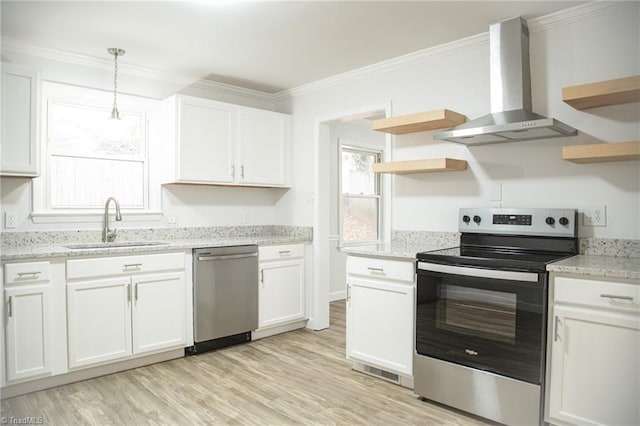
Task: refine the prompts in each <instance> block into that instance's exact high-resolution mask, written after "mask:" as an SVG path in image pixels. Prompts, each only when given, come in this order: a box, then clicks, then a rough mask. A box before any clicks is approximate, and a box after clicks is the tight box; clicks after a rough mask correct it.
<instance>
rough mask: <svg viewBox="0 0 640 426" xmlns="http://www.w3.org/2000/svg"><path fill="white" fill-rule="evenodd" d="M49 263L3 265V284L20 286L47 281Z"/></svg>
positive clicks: (49, 268)
mask: <svg viewBox="0 0 640 426" xmlns="http://www.w3.org/2000/svg"><path fill="white" fill-rule="evenodd" d="M50 270H51V265H50V264H49V262H26V263H9V264H6V265H4V282H5V283H6V284H22V283H34V282H43V281H49V276H50V275H51V273H50Z"/></svg>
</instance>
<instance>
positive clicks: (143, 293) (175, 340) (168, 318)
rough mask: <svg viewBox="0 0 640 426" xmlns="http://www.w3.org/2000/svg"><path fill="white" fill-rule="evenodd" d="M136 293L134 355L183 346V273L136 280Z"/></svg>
mask: <svg viewBox="0 0 640 426" xmlns="http://www.w3.org/2000/svg"><path fill="white" fill-rule="evenodd" d="M133 293H134V294H133V311H132V315H133V317H132V330H133V353H134V354H144V353H146V352H154V351H157V350H159V349H163V348H171V347H175V346H184V343H185V327H184V319H185V315H186V312H185V292H184V274H182V273H173V274H158V275H148V276H147V275H145V276H140V277H135V278H134V279H133Z"/></svg>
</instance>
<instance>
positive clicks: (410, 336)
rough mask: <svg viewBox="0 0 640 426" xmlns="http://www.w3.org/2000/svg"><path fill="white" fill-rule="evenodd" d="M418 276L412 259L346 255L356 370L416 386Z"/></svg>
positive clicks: (349, 324) (350, 344)
mask: <svg viewBox="0 0 640 426" xmlns="http://www.w3.org/2000/svg"><path fill="white" fill-rule="evenodd" d="M414 282H415V280H414V266H413V262H411V261H399V260H398V261H396V260H387V259H379V258H366V257H359V256H348V257H347V358H349V359H351V360H352V361H353V362H354V367H355V368H356V369H358V370H362V371H365V372H368V373H372V374H377V375H380V376H382V377H385V378H387V379H392V380H394V381H396V382H397V383H400V384H402V385H404V386H408V387H412V386H413V351H414V346H415V345H414V321H415V320H414V312H415V307H414V303H415V296H414V294H415V284H414ZM378 370H382V371H378ZM384 372H388V373H389V372H390V373H393V374H394V375H397V376H398V377H397V378H395V377H393V375H392V376H390V375H388V374H384Z"/></svg>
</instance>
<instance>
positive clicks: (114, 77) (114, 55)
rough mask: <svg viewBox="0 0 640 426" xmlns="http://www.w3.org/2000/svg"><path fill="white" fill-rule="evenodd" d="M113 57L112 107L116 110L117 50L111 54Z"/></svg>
mask: <svg viewBox="0 0 640 426" xmlns="http://www.w3.org/2000/svg"><path fill="white" fill-rule="evenodd" d="M113 57H114V63H115V66H114V69H113V109H114V110H115V111H118V105H117V103H116V96H117V91H118V51H117V50H116V52H115V53H114V54H113Z"/></svg>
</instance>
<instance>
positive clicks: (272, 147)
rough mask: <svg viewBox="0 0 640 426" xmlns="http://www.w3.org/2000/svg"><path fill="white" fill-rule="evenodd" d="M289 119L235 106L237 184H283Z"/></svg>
mask: <svg viewBox="0 0 640 426" xmlns="http://www.w3.org/2000/svg"><path fill="white" fill-rule="evenodd" d="M288 134H289V116H288V115H286V114H280V113H276V112H271V111H264V110H259V109H254V108H244V107H238V139H237V141H238V163H239V166H240V170H239V174H238V172H237V171H236V179H237V181H238V183H243V184H248V185H249V184H256V185H285V184H286V177H287V176H286V172H287V170H286V161H287V147H288Z"/></svg>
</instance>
